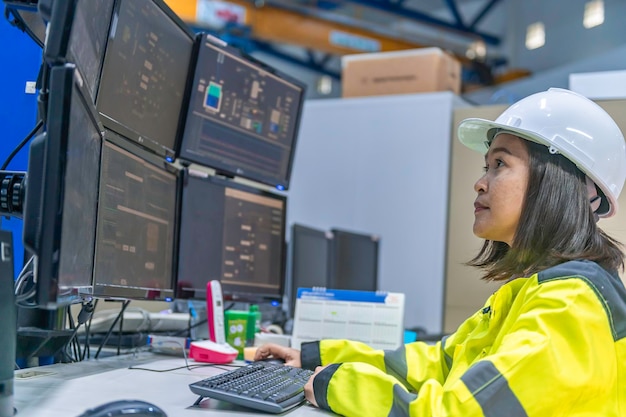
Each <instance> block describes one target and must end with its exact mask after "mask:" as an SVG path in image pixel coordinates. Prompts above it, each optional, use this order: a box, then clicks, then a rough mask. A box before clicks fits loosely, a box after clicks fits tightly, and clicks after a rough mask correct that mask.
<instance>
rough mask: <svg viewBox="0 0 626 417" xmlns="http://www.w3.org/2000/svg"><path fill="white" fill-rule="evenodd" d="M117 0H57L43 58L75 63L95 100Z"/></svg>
mask: <svg viewBox="0 0 626 417" xmlns="http://www.w3.org/2000/svg"><path fill="white" fill-rule="evenodd" d="M114 3H115V0H55V1H54V2H53V3H52V10H51V11H50V21H49V22H48V35H47V40H46V44H45V47H44V58H45V60H46V61H47V62H48V63H50V64H59V63H67V62H71V63H74V64H76V66H77V67H78V70H79V72H80V74H81V75H82V77H83V79H84V81H85V82H86V83H87V85H88V89H89V91H90V93H91V97H93V99H94V100H95V97H96V92H97V89H98V83H99V80H100V70H101V67H102V61H103V58H104V51H105V47H106V42H107V38H108V34H109V26H110V23H111V15H112V12H113V4H114Z"/></svg>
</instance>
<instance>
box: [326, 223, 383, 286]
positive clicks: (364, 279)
mask: <svg viewBox="0 0 626 417" xmlns="http://www.w3.org/2000/svg"><path fill="white" fill-rule="evenodd" d="M331 233H332V236H333V238H332V244H331V250H330V253H331V255H330V257H331V261H330V264H331V265H330V271H331V272H330V284H329V287H330V288H334V289H340V290H361V291H376V290H377V289H378V246H379V243H380V239H379V237H378V236H377V235H368V234H363V233H356V232H351V231H347V230H339V229H331Z"/></svg>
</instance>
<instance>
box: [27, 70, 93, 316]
mask: <svg viewBox="0 0 626 417" xmlns="http://www.w3.org/2000/svg"><path fill="white" fill-rule="evenodd" d="M49 91H50V95H49V101H48V115H49V117H48V125H47V129H46V132H45V133H43V134H41V135H40V136H38V137H37V138H35V139H34V140H33V142H32V144H31V146H30V154H29V160H28V173H27V179H26V201H25V204H24V215H23V218H24V226H23V227H24V233H23V240H24V246H25V247H26V248H27V249H28V250H29V251H31V252H32V253H33V254H34V255H35V256H36V261H35V275H36V283H37V284H36V285H37V286H36V291H37V304H38V305H39V306H40V307H42V308H48V309H54V308H57V307H59V306H63V305H67V304H71V303H73V302H78V301H79V300H81V299H83V298H84V297H88V296H90V295H91V293H92V277H93V274H92V272H93V255H94V244H95V231H96V213H97V205H98V180H99V175H100V172H99V167H100V153H101V147H102V129H103V128H102V126H101V125H100V123H99V122H98V117H97V113H96V112H95V109H94V107H93V103H92V101H91V98H90V97H89V92H88V91H86V89H85V88H84V85H82V84H81V83H80V82H79V81H78V77H77V76H76V74H75V66H74V65H72V64H66V65H63V66H56V67H53V68H52V69H51V72H50V90H49Z"/></svg>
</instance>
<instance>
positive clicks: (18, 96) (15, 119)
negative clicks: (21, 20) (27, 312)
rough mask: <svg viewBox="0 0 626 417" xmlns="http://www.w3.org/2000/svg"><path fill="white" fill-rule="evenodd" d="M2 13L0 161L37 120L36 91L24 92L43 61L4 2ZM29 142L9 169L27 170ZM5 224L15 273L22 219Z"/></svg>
mask: <svg viewBox="0 0 626 417" xmlns="http://www.w3.org/2000/svg"><path fill="white" fill-rule="evenodd" d="M1 7H2V17H0V62H2V63H3V65H1V66H0V126H1V129H2V130H1V132H2V136H1V140H0V164H1V163H2V162H4V160H5V159H6V157H7V156H8V155H9V154H10V153H11V151H12V150H13V149H14V148H15V146H17V144H19V143H20V142H21V141H22V139H24V138H25V137H26V135H27V134H28V132H30V131H31V129H32V128H33V127H34V126H35V124H36V122H37V95H36V94H27V93H26V92H25V88H26V82H27V81H36V80H37V74H38V72H39V66H40V63H41V48H40V47H39V46H38V45H37V44H36V43H35V42H34V41H33V40H32V39H31V38H30V37H29V36H28V35H27V34H26V33H23V32H22V31H20V30H19V29H17V28H15V27H13V26H11V24H10V23H9V22H8V21H7V19H5V18H4V17H3V16H4V9H5V7H6V6H5V4H4V3H2V6H1ZM27 167H28V146H26V147H24V148H23V149H22V151H20V153H18V154H17V155H16V156H15V158H14V159H13V161H12V162H11V164H10V165H9V166H8V168H7V169H9V170H14V171H26V169H27ZM2 228H3V229H6V230H11V231H12V232H13V242H14V253H15V273H16V274H18V273H19V272H20V270H21V269H22V265H23V262H24V257H23V254H24V246H23V245H22V221H21V220H19V219H14V218H11V219H6V218H3V219H2Z"/></svg>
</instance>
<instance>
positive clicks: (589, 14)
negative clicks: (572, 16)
mask: <svg viewBox="0 0 626 417" xmlns="http://www.w3.org/2000/svg"><path fill="white" fill-rule="evenodd" d="M602 23H604V1H603V0H591V1H590V2H587V3H586V4H585V14H584V16H583V26H584V27H585V28H587V29H590V28H592V27H596V26H600V25H601V24H602Z"/></svg>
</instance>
